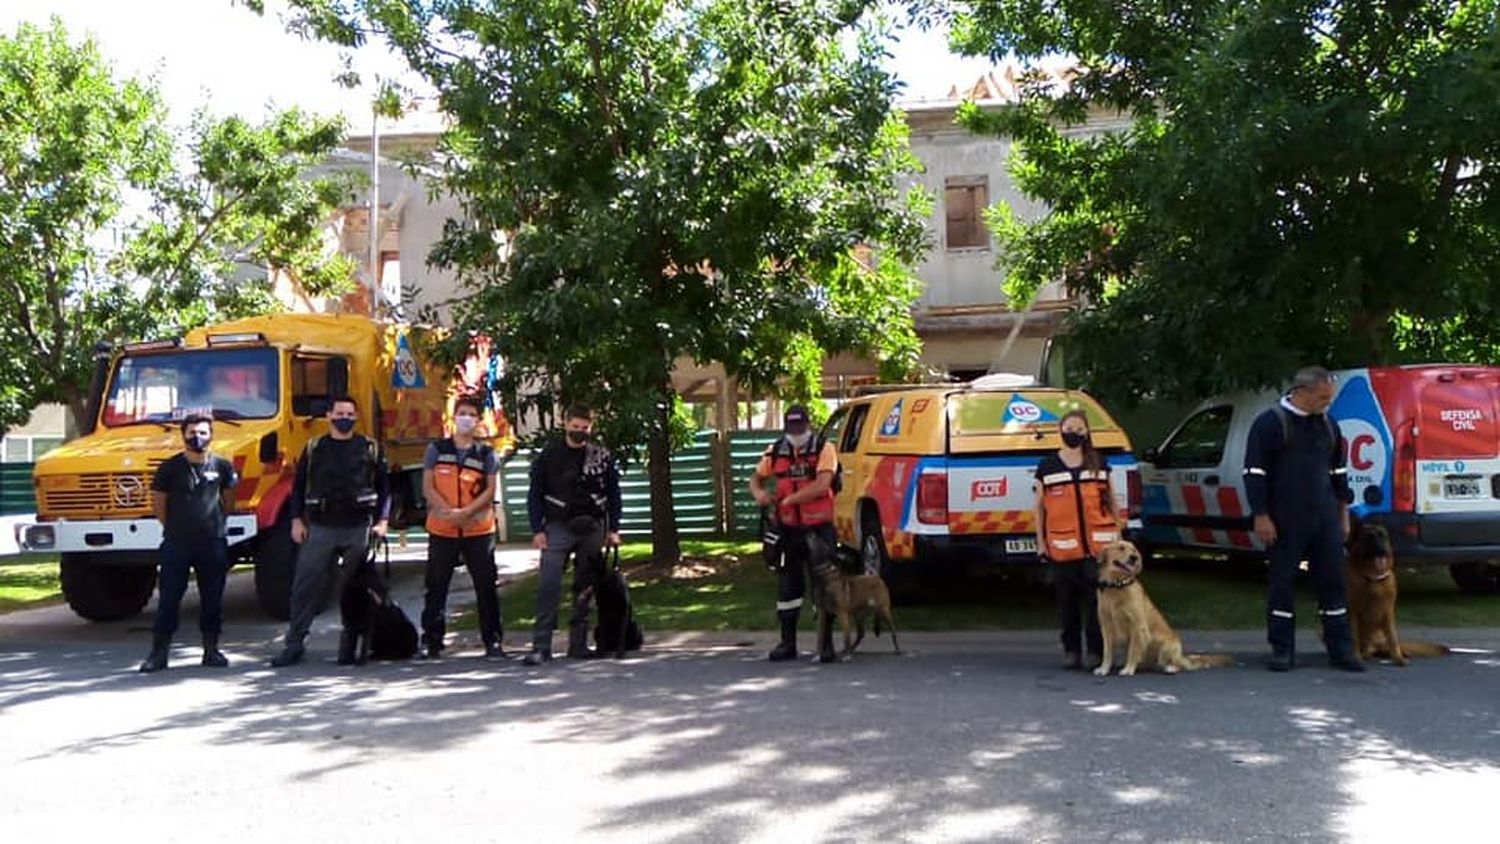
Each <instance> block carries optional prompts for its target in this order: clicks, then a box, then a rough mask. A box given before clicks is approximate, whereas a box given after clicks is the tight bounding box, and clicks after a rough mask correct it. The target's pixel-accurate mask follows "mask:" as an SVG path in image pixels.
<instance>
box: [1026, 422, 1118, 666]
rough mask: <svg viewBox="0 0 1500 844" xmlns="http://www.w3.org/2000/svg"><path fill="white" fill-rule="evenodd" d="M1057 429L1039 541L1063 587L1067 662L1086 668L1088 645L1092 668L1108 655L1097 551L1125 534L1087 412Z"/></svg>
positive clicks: (1041, 485) (1044, 465)
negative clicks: (1102, 628)
mask: <svg viewBox="0 0 1500 844" xmlns="http://www.w3.org/2000/svg"><path fill="white" fill-rule="evenodd" d="M1057 427H1058V431H1059V433H1060V434H1061V436H1062V448H1059V449H1058V450H1057V452H1056V453H1055V454H1049V455H1047V456H1046V457H1043V458H1042V462H1041V464H1040V465H1039V466H1037V469H1036V490H1037V500H1036V542H1037V553H1038V554H1040V555H1041V557H1042V559H1043V560H1044V561H1045V562H1046V563H1047V567H1048V569H1049V570H1050V573H1051V576H1052V582H1053V585H1054V586H1055V587H1056V591H1057V607H1058V618H1059V621H1060V623H1061V625H1062V646H1063V651H1064V653H1065V654H1066V662H1065V666H1066V667H1067V668H1070V669H1074V670H1079V669H1082V668H1084V667H1085V664H1084V661H1083V649H1082V645H1084V644H1085V643H1086V644H1087V645H1088V658H1089V661H1088V665H1087V667H1089V668H1093V667H1095V666H1097V665H1098V664H1099V661H1100V659H1101V658H1102V654H1103V651H1104V641H1103V639H1102V638H1101V637H1100V635H1099V593H1098V588H1099V587H1098V580H1099V577H1098V564H1097V562H1096V560H1095V555H1096V554H1097V553H1098V550H1099V549H1100V548H1102V547H1103V546H1104V545H1106V544H1108V543H1110V542H1114V541H1115V540H1117V539H1119V538H1120V536H1121V532H1120V522H1119V519H1118V517H1117V516H1116V515H1115V507H1114V494H1113V492H1112V491H1111V490H1110V487H1109V463H1108V462H1106V461H1105V459H1104V455H1102V454H1100V453H1099V452H1098V450H1096V449H1095V448H1094V445H1093V443H1092V442H1091V441H1090V440H1089V420H1088V416H1087V414H1085V413H1084V412H1083V411H1082V410H1071V411H1069V412H1068V413H1066V414H1064V415H1063V418H1062V420H1061V421H1060V422H1058V426H1057ZM1085 639H1086V640H1087V641H1086V642H1085V641H1084V640H1085Z"/></svg>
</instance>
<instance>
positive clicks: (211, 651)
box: [203, 633, 229, 668]
mask: <svg viewBox="0 0 1500 844" xmlns="http://www.w3.org/2000/svg"><path fill="white" fill-rule="evenodd" d="M203 666H204V667H205V668H228V667H229V660H228V659H226V658H225V656H224V653H223V652H222V651H220V650H219V634H217V633H204V634H203Z"/></svg>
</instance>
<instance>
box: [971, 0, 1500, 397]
mask: <svg viewBox="0 0 1500 844" xmlns="http://www.w3.org/2000/svg"><path fill="white" fill-rule="evenodd" d="M960 6H961V11H960V14H959V16H958V18H957V20H956V21H955V28H954V43H955V46H956V48H957V49H958V50H959V51H961V52H963V53H966V54H970V55H983V56H989V57H991V58H992V59H995V60H997V61H998V60H1002V59H1005V58H1015V59H1018V60H1020V61H1021V62H1022V63H1024V64H1026V65H1027V66H1029V67H1032V68H1038V67H1040V66H1041V65H1042V64H1043V63H1049V62H1051V63H1055V62H1056V61H1057V59H1058V57H1060V56H1063V57H1067V58H1068V59H1070V60H1071V61H1072V63H1073V65H1072V77H1071V84H1070V85H1069V86H1068V87H1067V89H1066V90H1065V91H1062V92H1059V91H1058V90H1057V88H1056V86H1055V85H1049V84H1048V83H1047V80H1046V79H1044V78H1042V75H1041V74H1037V75H1036V76H1034V77H1033V78H1032V79H1031V81H1030V84H1028V85H1027V86H1025V89H1024V93H1023V96H1022V98H1021V102H1020V103H1019V104H1018V105H1017V106H1015V107H1014V108H1010V109H1006V110H1004V111H1001V112H985V111H982V110H980V109H979V108H977V107H970V108H968V109H966V110H965V112H964V114H963V117H962V119H963V120H964V121H965V123H966V124H967V125H969V126H970V127H971V128H973V129H974V130H975V131H978V132H984V133H997V134H1002V135H1006V136H1009V137H1012V138H1014V139H1015V140H1016V141H1017V144H1018V149H1019V152H1018V154H1017V156H1016V158H1015V160H1014V161H1013V165H1012V169H1013V172H1014V174H1015V176H1016V178H1017V180H1018V183H1019V184H1020V186H1021V187H1022V189H1023V190H1024V191H1025V192H1026V193H1027V194H1029V195H1031V196H1033V197H1036V198H1039V199H1041V200H1044V201H1045V202H1046V203H1047V204H1048V206H1049V207H1050V211H1049V213H1047V214H1046V216H1044V217H1043V218H1041V219H1040V220H1035V221H1029V222H1023V221H1020V220H1017V219H1016V218H1015V217H1013V216H1012V215H1011V214H1010V213H1009V210H1008V209H1005V208H997V209H996V210H995V212H994V213H992V214H991V216H990V220H991V223H992V225H993V227H994V228H995V229H996V231H997V234H998V235H999V239H1000V242H1001V244H1002V250H1003V251H1002V254H1003V256H1004V257H1003V259H1002V260H1003V261H1004V262H1005V266H1006V268H1007V273H1008V277H1007V282H1006V283H1007V289H1008V291H1009V292H1010V293H1012V294H1013V295H1014V296H1016V297H1018V298H1019V299H1022V300H1024V299H1026V298H1027V297H1029V296H1031V295H1033V294H1034V292H1035V291H1036V290H1037V288H1038V287H1039V286H1040V285H1042V284H1044V283H1046V282H1048V281H1053V280H1057V279H1059V278H1062V279H1066V280H1067V282H1068V284H1069V285H1070V286H1071V288H1072V289H1073V290H1074V291H1075V292H1077V293H1080V294H1082V295H1083V296H1084V297H1086V300H1087V302H1088V303H1089V304H1088V306H1087V307H1086V308H1084V309H1082V310H1081V311H1080V312H1078V313H1077V314H1076V315H1075V316H1074V317H1073V319H1072V320H1071V322H1070V324H1069V328H1068V337H1067V349H1068V351H1069V355H1070V357H1069V364H1070V368H1073V369H1076V371H1077V373H1078V374H1080V375H1081V376H1082V377H1083V378H1084V380H1085V382H1086V383H1087V384H1088V385H1089V386H1090V387H1091V388H1093V389H1094V390H1096V391H1098V392H1102V393H1105V394H1107V395H1115V396H1123V397H1127V398H1139V397H1142V396H1148V395H1157V396H1169V397H1178V398H1194V397H1201V396H1203V395H1205V394H1207V393H1210V392H1214V391H1217V390H1220V389H1225V388H1231V387H1239V386H1250V385H1264V384H1270V383H1274V382H1277V381H1280V380H1282V379H1284V378H1285V376H1286V375H1287V373H1289V372H1290V371H1291V370H1293V369H1294V368H1295V367H1296V366H1298V365H1300V364H1304V363H1310V362H1324V363H1328V364H1331V365H1359V364H1374V363H1389V362H1405V361H1415V360H1424V359H1425V360H1433V359H1439V360H1456V361H1488V362H1494V361H1496V359H1497V354H1500V321H1497V317H1500V312H1497V302H1500V131H1497V128H1496V127H1500V28H1497V4H1496V2H1494V0H1466V1H1465V2H1436V0H1358V1H1357V2H1356V1H1355V0H1318V2H1310V0H1232V1H1231V0H1141V1H1140V2H1132V3H1118V2H1114V0H1058V1H1057V2H1050V3H1040V2H1035V0H972V1H971V2H966V3H962V4H960ZM1091 117H1094V118H1098V117H1123V118H1124V119H1125V121H1126V124H1127V127H1126V128H1124V129H1123V130H1121V131H1117V132H1112V133H1107V134H1099V133H1092V132H1088V131H1081V130H1080V129H1081V127H1086V126H1087V121H1088V120H1089V119H1090V118H1091Z"/></svg>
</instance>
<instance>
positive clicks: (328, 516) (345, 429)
mask: <svg viewBox="0 0 1500 844" xmlns="http://www.w3.org/2000/svg"><path fill="white" fill-rule="evenodd" d="M358 416H359V406H358V405H357V404H356V403H355V401H354V399H352V398H350V397H349V396H335V397H333V398H332V399H331V400H330V401H329V403H328V428H329V431H328V435H327V436H322V437H316V438H314V439H313V440H311V441H310V442H308V444H307V447H306V448H304V449H303V450H302V456H301V457H300V458H298V460H297V477H296V480H295V481H293V483H292V494H291V496H290V503H289V505H288V506H289V508H290V511H291V516H292V541H293V542H295V543H297V544H298V545H300V546H301V548H300V549H299V550H298V553H297V571H296V574H295V576H294V577H293V579H292V600H291V610H292V612H291V621H290V622H289V623H288V624H287V630H286V643H285V647H283V648H282V650H281V653H279V654H278V655H277V656H276V657H275V658H274V659H272V660H271V665H273V666H275V667H277V668H281V667H284V666H288V665H295V664H296V663H299V662H301V661H302V659H303V657H304V656H305V655H306V648H305V645H304V640H306V639H307V633H308V631H309V630H310V629H311V628H312V622H313V619H314V618H316V617H317V615H318V612H319V611H320V610H321V609H322V605H323V598H324V596H325V595H327V594H329V589H328V586H329V583H330V581H332V582H333V583H334V585H335V587H336V588H335V589H334V590H333V594H340V593H342V591H343V588H344V586H345V584H347V583H349V582H351V581H354V580H357V578H353V577H350V574H351V573H352V572H353V571H354V570H355V569H356V568H358V567H359V566H360V565H362V564H364V562H365V552H366V550H367V549H368V547H369V543H370V540H371V538H372V537H375V538H379V537H382V536H385V530H386V525H387V519H388V518H389V516H390V506H391V492H390V477H389V475H388V473H387V471H386V466H385V461H384V460H383V459H382V458H381V455H380V449H379V447H378V446H377V445H376V444H375V443H374V442H373V441H371V440H368V439H366V438H365V437H363V436H361V435H359V434H356V433H354V426H355V424H356V423H357V421H358ZM340 561H342V562H343V565H340ZM354 645H355V635H354V631H353V630H350V629H348V628H347V626H346V629H345V630H344V632H343V636H342V637H341V638H340V641H339V664H341V665H347V664H351V663H353V662H354V661H355V647H354Z"/></svg>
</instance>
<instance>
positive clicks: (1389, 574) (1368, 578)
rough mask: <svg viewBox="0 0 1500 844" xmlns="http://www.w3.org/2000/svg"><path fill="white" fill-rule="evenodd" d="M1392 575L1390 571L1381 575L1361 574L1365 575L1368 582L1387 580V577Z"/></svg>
mask: <svg viewBox="0 0 1500 844" xmlns="http://www.w3.org/2000/svg"><path fill="white" fill-rule="evenodd" d="M1390 576H1391V573H1390V572H1386V573H1385V574H1382V575H1381V576H1379V577H1365V575H1360V577H1364V578H1365V582H1366V583H1379V582H1380V581H1382V580H1385V579H1386V578H1388V577H1390Z"/></svg>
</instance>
